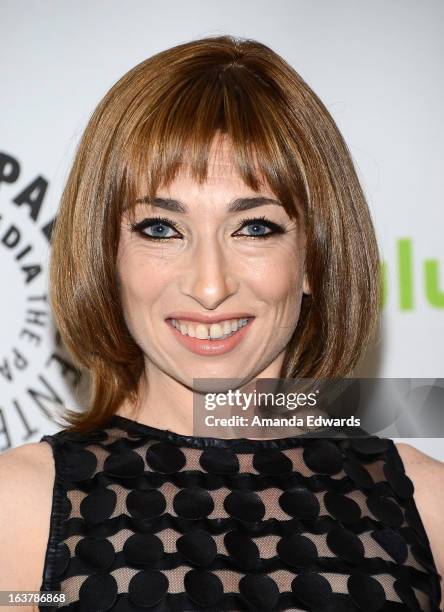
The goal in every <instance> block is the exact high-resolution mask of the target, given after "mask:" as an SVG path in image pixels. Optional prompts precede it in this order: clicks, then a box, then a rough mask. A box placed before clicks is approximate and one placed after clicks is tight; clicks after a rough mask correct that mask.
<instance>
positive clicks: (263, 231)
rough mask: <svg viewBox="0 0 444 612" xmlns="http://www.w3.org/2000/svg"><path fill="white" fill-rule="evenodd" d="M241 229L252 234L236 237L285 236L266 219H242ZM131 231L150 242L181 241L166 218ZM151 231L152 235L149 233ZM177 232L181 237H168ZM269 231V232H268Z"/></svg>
mask: <svg viewBox="0 0 444 612" xmlns="http://www.w3.org/2000/svg"><path fill="white" fill-rule="evenodd" d="M241 224H242V225H241V227H240V229H239V230H238V232H239V231H240V230H242V229H244V228H245V227H251V228H252V233H249V234H233V236H235V237H237V236H238V237H242V238H253V239H256V238H262V239H265V238H268V237H270V236H273V235H274V234H284V233H285V228H284V227H282V225H279V224H278V223H274V221H270V220H269V219H266V218H265V217H257V218H253V219H242V221H241ZM131 230H132V231H134V232H138V233H139V234H140V235H141V236H143V237H144V238H148V239H149V240H156V241H163V240H173V239H174V240H177V239H180V238H181V236H180V232H179V230H178V229H177V227H176V226H175V225H174V223H173V222H172V221H170V220H169V219H166V218H164V217H151V218H148V219H144V220H143V221H140V223H135V224H132V225H131ZM147 230H150V233H148V232H147ZM169 230H172V231H176V232H177V234H179V235H168V231H169ZM267 230H268V231H267Z"/></svg>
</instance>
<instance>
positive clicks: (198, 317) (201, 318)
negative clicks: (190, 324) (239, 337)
mask: <svg viewBox="0 0 444 612" xmlns="http://www.w3.org/2000/svg"><path fill="white" fill-rule="evenodd" d="M253 316H254V315H252V314H249V313H248V312H225V313H222V314H218V315H210V314H199V313H198V312H190V311H185V310H183V311H180V312H179V311H177V312H172V313H170V314H169V315H168V316H167V317H165V319H166V320H168V319H176V320H180V321H196V322H198V323H207V324H208V325H211V323H219V322H220V321H230V320H231V319H251V318H252V317H253ZM247 327H248V325H247Z"/></svg>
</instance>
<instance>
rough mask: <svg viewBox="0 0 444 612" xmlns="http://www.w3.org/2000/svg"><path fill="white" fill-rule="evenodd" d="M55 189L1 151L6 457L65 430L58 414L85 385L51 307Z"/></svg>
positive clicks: (0, 362)
mask: <svg viewBox="0 0 444 612" xmlns="http://www.w3.org/2000/svg"><path fill="white" fill-rule="evenodd" d="M47 190H48V181H47V180H46V179H45V178H44V177H43V176H40V175H39V176H31V177H28V176H26V173H25V172H22V168H21V165H20V162H19V160H18V159H17V158H16V157H13V156H12V155H8V154H7V153H2V152H0V270H1V279H2V280H1V284H2V297H3V299H2V300H1V301H0V335H1V343H0V390H1V395H0V452H2V451H5V450H7V449H8V448H10V447H12V446H17V445H19V444H23V443H25V442H29V441H35V440H38V439H39V436H41V435H43V434H44V433H49V432H50V429H58V427H57V426H56V427H55V428H54V427H53V422H54V421H53V419H54V416H55V415H56V414H57V412H58V411H60V407H61V406H62V405H63V404H64V403H65V402H66V401H67V399H68V397H69V395H70V393H71V392H72V390H73V389H74V388H76V387H77V386H78V385H79V383H80V373H79V372H78V371H77V370H76V369H75V368H74V366H73V365H72V363H71V361H70V359H69V357H68V356H67V354H66V351H65V349H64V348H63V346H62V342H61V339H60V336H59V334H58V332H57V331H56V328H55V326H54V323H53V320H52V318H51V313H50V307H49V302H48V291H47V264H48V256H49V246H50V239H51V230H52V226H53V223H54V219H48V218H47V215H46V216H45V213H44V203H45V196H46V193H47ZM68 401H69V400H68Z"/></svg>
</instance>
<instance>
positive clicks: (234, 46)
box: [50, 36, 380, 431]
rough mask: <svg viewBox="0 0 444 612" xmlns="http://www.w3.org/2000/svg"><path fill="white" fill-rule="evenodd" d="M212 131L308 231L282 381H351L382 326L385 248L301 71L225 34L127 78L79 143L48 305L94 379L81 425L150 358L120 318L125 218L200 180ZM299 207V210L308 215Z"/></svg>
mask: <svg viewBox="0 0 444 612" xmlns="http://www.w3.org/2000/svg"><path fill="white" fill-rule="evenodd" d="M217 132H222V133H224V134H225V135H226V136H227V137H228V138H229V139H230V141H231V142H232V145H233V151H234V163H235V165H236V168H237V170H238V172H239V174H240V175H241V177H242V178H243V180H244V181H245V183H246V184H247V185H248V186H250V187H251V188H252V189H254V190H257V189H258V187H259V185H260V182H261V180H262V179H263V177H265V180H266V182H267V183H268V185H269V186H270V188H271V189H272V191H273V192H274V193H275V194H276V196H277V197H278V198H279V199H280V201H281V202H282V203H283V205H284V207H285V209H286V211H287V213H288V214H289V215H290V216H291V217H298V216H299V215H301V216H302V220H303V223H304V226H305V234H306V258H305V273H306V275H307V280H308V282H309V285H310V289H311V294H310V295H306V294H304V296H303V299H302V305H301V312H300V317H299V321H298V325H297V327H296V329H295V331H294V333H293V336H292V338H291V340H290V342H289V345H288V347H287V349H286V354H285V360H284V364H283V367H282V371H281V377H283V378H295V377H308V378H339V377H343V376H346V375H348V374H350V372H351V371H352V369H353V368H354V367H355V365H356V364H357V362H358V360H359V358H360V357H361V356H362V354H363V352H364V350H365V349H366V347H367V346H368V345H369V343H370V340H372V339H373V336H374V334H375V332H376V330H377V327H378V320H379V306H380V269H379V252H378V247H377V242H376V237H375V232H374V228H373V224H372V220H371V216H370V212H369V210H368V207H367V204H366V201H365V197H364V194H363V191H362V189H361V186H360V183H359V180H358V177H357V175H356V172H355V169H354V166H353V162H352V159H351V156H350V153H349V151H348V149H347V146H346V144H345V142H344V140H343V138H342V136H341V134H340V132H339V130H338V128H337V126H336V124H335V122H334V121H333V119H332V117H331V116H330V114H329V112H328V111H327V109H326V108H325V106H324V105H323V103H322V102H321V101H320V100H319V98H318V97H317V96H316V94H315V93H314V92H313V91H312V90H311V89H310V87H309V86H308V85H307V84H306V83H305V82H304V80H303V79H302V78H301V77H300V76H299V75H298V73H297V72H296V71H295V70H294V69H293V68H292V67H291V66H290V65H289V64H288V63H287V62H285V60H283V59H282V58H281V57H280V56H279V55H277V54H276V53H275V52H274V51H272V50H271V49H270V48H268V47H267V46H265V45H263V44H261V43H259V42H257V41H254V40H245V39H235V38H232V37H229V36H219V37H213V38H205V39H201V40H196V41H192V42H189V43H184V44H181V45H178V46H176V47H174V48H171V49H167V50H166V51H163V52H161V53H158V54H157V55H154V56H153V57H151V58H149V59H147V60H145V61H143V62H142V63H140V64H138V65H137V66H135V67H134V68H133V69H131V70H130V71H129V72H128V73H127V74H125V75H124V76H123V77H122V78H121V79H120V80H119V81H118V82H117V83H116V84H115V85H114V86H113V87H112V88H111V89H110V91H109V92H108V93H107V94H106V95H105V97H104V98H103V99H102V100H101V102H100V103H99V105H98V106H97V108H96V109H95V111H94V113H93V115H92V116H91V119H90V121H89V122H88V125H87V127H86V129H85V131H84V133H83V135H82V138H81V141H80V143H79V146H78V149H77V152H76V156H75V159H74V163H73V166H72V169H71V171H70V174H69V177H68V179H67V182H66V186H65V189H64V191H63V194H62V198H61V204H60V209H59V213H58V216H57V219H56V222H55V225H54V229H53V234H52V251H51V260H50V299H51V305H52V309H53V313H54V317H55V322H56V325H57V327H58V329H59V331H60V334H61V336H62V339H63V341H64V343H65V345H66V347H67V349H68V351H69V352H70V354H71V356H72V359H73V361H74V363H75V365H76V366H77V367H79V368H80V369H82V370H86V371H87V372H88V373H89V375H90V377H91V383H92V384H91V398H90V403H89V408H88V410H87V411H85V412H77V411H70V410H67V409H66V411H65V416H64V418H65V421H66V422H67V423H68V429H70V430H72V431H88V430H91V429H93V428H95V427H100V426H102V425H104V424H105V423H106V421H107V420H108V419H109V418H110V417H111V416H112V415H113V414H115V412H116V411H117V409H118V408H119V406H120V405H121V403H122V402H123V401H124V400H125V399H130V401H132V402H136V400H137V392H138V384H139V381H140V377H141V375H142V373H143V368H144V358H143V354H142V351H141V349H140V347H139V346H138V345H137V344H136V343H135V341H134V339H133V338H132V336H131V334H130V333H129V331H128V328H127V326H126V323H125V319H124V314H123V312H122V306H121V302H120V297H119V287H118V281H117V275H116V259H117V248H118V242H119V232H120V223H121V218H122V214H123V212H124V211H126V210H127V211H128V212H129V214H130V215H131V214H132V210H133V206H134V203H135V202H136V201H137V200H138V199H140V198H141V197H154V195H155V193H156V190H157V188H158V187H159V186H160V185H168V184H169V183H170V182H171V181H172V180H173V179H174V177H175V176H176V174H177V172H178V171H179V169H180V168H181V167H182V166H183V164H184V163H186V164H187V165H189V167H190V169H191V172H192V175H193V177H194V178H195V179H196V180H197V181H200V182H202V181H204V180H205V178H206V174H207V168H208V158H209V152H210V148H211V144H212V142H213V140H214V137H215V134H216V133H217ZM300 207H301V208H302V210H300Z"/></svg>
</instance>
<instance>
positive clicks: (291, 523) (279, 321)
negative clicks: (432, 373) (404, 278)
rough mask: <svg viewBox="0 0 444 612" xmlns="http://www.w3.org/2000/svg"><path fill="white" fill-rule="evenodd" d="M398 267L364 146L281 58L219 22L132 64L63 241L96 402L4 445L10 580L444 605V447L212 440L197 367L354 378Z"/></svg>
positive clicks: (62, 293)
mask: <svg viewBox="0 0 444 612" xmlns="http://www.w3.org/2000/svg"><path fill="white" fill-rule="evenodd" d="M378 265H379V256H378V249H377V245H376V240H375V235H374V230H373V226H372V222H371V218H370V215H369V211H368V208H367V206H366V203H365V199H364V196H363V193H362V191H361V187H360V185H359V182H358V179H357V177H356V174H355V171H354V169H353V164H352V161H351V159H350V156H349V153H348V151H347V148H346V145H345V144H344V141H343V139H342V137H341V135H340V133H339V131H338V129H337V127H336V126H335V124H334V122H333V120H332V118H331V116H330V115H329V113H328V112H327V110H326V109H325V107H324V106H323V104H322V103H321V102H320V100H319V99H318V98H317V96H316V95H315V94H314V93H313V92H312V91H311V90H310V88H309V87H308V86H307V85H306V83H305V82H304V81H303V80H302V79H301V78H300V76H299V75H298V74H297V73H296V72H295V71H294V70H293V69H292V68H291V67H290V66H289V65H288V64H287V63H286V62H285V61H284V60H283V59H282V58H280V57H279V56H278V55H276V53H274V52H273V51H272V50H270V49H269V48H267V47H266V46H264V45H262V44H260V43H258V42H255V41H249V40H236V39H233V38H230V37H217V38H208V39H202V40H198V41H194V42H191V43H187V44H182V45H179V46H177V47H175V48H172V49H169V50H167V51H164V52H162V53H159V54H158V55H156V56H154V57H152V58H150V59H148V60H146V61H144V62H142V63H141V64H139V65H138V66H136V67H135V68H133V69H132V70H130V71H129V72H128V73H127V74H126V75H125V76H124V77H123V78H122V79H121V80H120V81H119V82H118V83H116V85H114V87H113V88H112V89H111V90H110V91H109V92H108V93H107V95H106V96H105V97H104V99H103V100H102V101H101V103H100V104H99V106H98V107H97V109H96V111H95V112H94V114H93V116H92V118H91V120H90V122H89V124H88V126H87V128H86V130H85V133H84V135H83V138H82V140H81V143H80V146H79V149H78V151H77V154H76V158H75V161H74V165H73V168H72V170H71V173H70V176H69V178H68V181H67V185H66V188H65V190H64V193H63V197H62V202H61V207H60V213H59V215H58V218H57V222H56V224H55V229H54V234H53V240H52V256H51V271H50V273H51V278H50V287H51V301H52V307H53V311H54V315H55V319H56V322H57V325H58V328H59V330H60V332H61V334H62V336H63V339H64V341H65V343H66V346H67V347H68V348H69V350H70V352H71V354H72V356H73V359H74V360H75V362H76V363H77V364H78V366H79V367H81V368H83V369H85V370H87V371H88V372H89V373H90V374H91V378H92V395H91V402H90V406H89V409H88V410H87V411H85V412H82V413H79V412H72V411H66V413H65V423H61V424H62V425H63V426H64V429H63V430H62V431H60V432H58V433H57V434H55V435H53V436H44V437H43V438H42V440H41V441H40V443H35V444H25V445H23V446H21V447H19V448H16V449H13V450H11V451H9V452H7V453H5V454H4V455H3V456H2V457H1V494H2V500H3V501H2V507H1V510H0V512H1V518H2V531H1V546H0V559H1V567H2V572H1V573H0V587H1V589H2V590H11V589H21V590H30V589H33V590H39V589H40V590H41V591H45V592H47V591H58V590H61V591H62V593H63V595H64V600H63V601H62V604H61V605H62V606H64V607H65V608H66V609H67V610H143V609H156V610H200V609H207V610H325V611H326V610H329V611H330V610H339V609H346V610H430V611H436V610H439V602H440V597H441V592H440V583H439V574H438V572H439V571H441V572H442V568H443V567H444V565H443V563H444V554H443V552H442V551H443V550H444V547H443V544H444V541H443V536H442V535H441V532H442V531H443V530H442V520H441V518H439V517H438V512H439V511H440V507H441V505H442V502H443V501H444V495H443V491H442V474H443V466H442V464H441V463H440V462H438V461H435V460H433V459H431V458H429V457H427V456H426V455H423V454H422V453H420V452H419V451H416V450H415V449H413V448H412V447H410V446H408V445H405V444H404V445H402V444H401V445H397V446H395V445H394V443H393V442H392V441H391V440H387V439H380V438H364V439H363V438H356V439H353V440H349V439H347V438H341V439H332V440H327V439H316V438H307V437H304V436H302V435H301V436H299V435H296V436H292V437H285V438H275V439H258V438H249V439H246V438H244V439H236V438H225V437H212V436H211V435H209V436H195V435H193V428H192V409H193V392H197V393H199V392H203V391H204V388H203V386H200V384H201V383H199V380H194V379H212V378H218V379H233V378H234V379H239V378H240V379H242V381H243V382H244V383H248V382H249V381H251V380H253V379H254V378H278V377H282V378H295V377H307V378H315V379H317V378H336V377H344V376H347V375H348V374H349V373H350V372H351V371H352V369H353V368H354V366H355V365H356V364H357V362H358V360H359V358H360V356H361V355H362V354H363V352H364V350H365V348H366V346H368V344H369V342H370V340H371V339H372V337H373V335H374V333H375V331H376V329H377V323H378V307H379V277H378ZM363 305H365V307H363ZM42 442H43V443H42ZM404 469H405V472H406V473H404ZM413 486H414V490H413ZM413 493H414V495H413ZM25 525H26V527H27V529H25ZM31 533H32V537H31V535H30V534H31ZM1 589H0V590H1ZM29 609H32V608H29ZM34 609H35V608H34ZM41 609H42V610H43V609H48V608H46V607H43V605H42V607H41ZM50 609H51V608H50ZM54 609H55V608H54Z"/></svg>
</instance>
